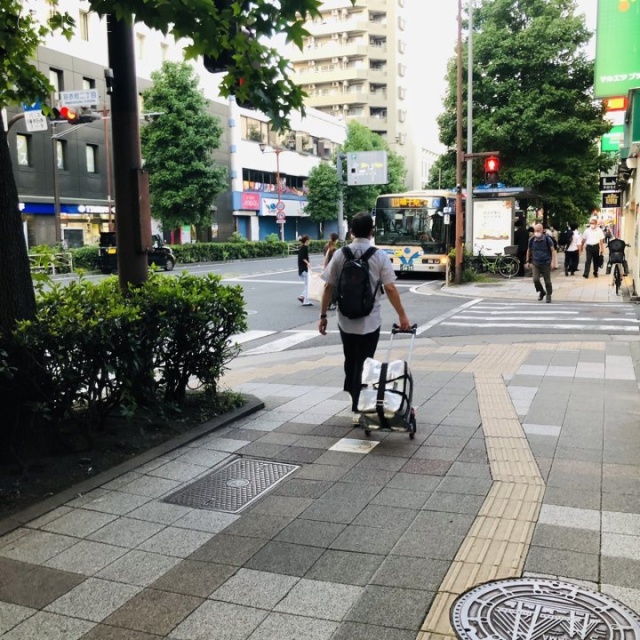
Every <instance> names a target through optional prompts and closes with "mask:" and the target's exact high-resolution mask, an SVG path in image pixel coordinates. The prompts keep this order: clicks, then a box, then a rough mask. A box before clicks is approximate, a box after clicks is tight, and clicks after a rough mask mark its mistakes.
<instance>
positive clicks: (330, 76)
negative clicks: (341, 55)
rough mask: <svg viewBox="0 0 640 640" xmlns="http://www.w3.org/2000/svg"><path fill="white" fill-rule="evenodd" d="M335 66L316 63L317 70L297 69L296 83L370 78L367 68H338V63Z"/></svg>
mask: <svg viewBox="0 0 640 640" xmlns="http://www.w3.org/2000/svg"><path fill="white" fill-rule="evenodd" d="M335 66H336V68H323V65H316V66H315V67H313V68H314V69H315V71H303V72H298V71H296V74H295V80H296V84H302V85H310V84H325V83H327V82H343V81H344V80H347V81H349V82H354V81H361V82H363V81H365V80H368V79H369V73H368V71H367V70H366V69H340V68H337V65H335Z"/></svg>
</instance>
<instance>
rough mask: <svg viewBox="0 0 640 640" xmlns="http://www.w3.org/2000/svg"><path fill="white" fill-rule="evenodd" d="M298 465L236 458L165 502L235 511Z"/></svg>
mask: <svg viewBox="0 0 640 640" xmlns="http://www.w3.org/2000/svg"><path fill="white" fill-rule="evenodd" d="M299 468H300V467H299V466H298V465H295V464H284V463H282V462H269V461H267V460H254V459H252V458H236V459H234V460H232V461H231V462H230V463H229V464H227V465H225V466H224V467H222V468H221V469H216V470H215V471H213V472H211V473H209V474H207V475H206V476H204V477H203V478H200V480H196V481H195V482H194V483H192V484H190V485H187V486H186V487H184V488H183V489H180V490H179V491H177V492H176V493H173V494H171V495H170V496H169V497H168V498H165V500H164V502H170V503H172V504H181V505H183V506H186V507H193V508H195V509H207V510H209V511H224V512H226V513H238V512H239V511H242V509H244V508H246V507H247V506H248V505H250V504H251V503H252V502H253V501H254V500H257V499H258V498H259V497H260V496H261V495H262V494H263V493H264V492H265V491H268V490H269V489H272V488H273V487H274V486H275V485H276V484H278V482H280V481H281V480H284V479H285V478H286V477H287V476H288V475H290V474H291V473H293V472H294V471H295V470H296V469H299Z"/></svg>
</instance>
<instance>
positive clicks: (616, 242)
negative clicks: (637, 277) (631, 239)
mask: <svg viewBox="0 0 640 640" xmlns="http://www.w3.org/2000/svg"><path fill="white" fill-rule="evenodd" d="M626 246H627V245H626V244H625V241H624V240H620V238H612V239H611V240H609V244H608V247H609V260H608V262H607V274H609V273H611V268H612V265H614V264H621V265H622V267H623V269H624V275H625V276H628V275H629V267H628V266H627V258H626V257H625V255H624V250H625V247H626Z"/></svg>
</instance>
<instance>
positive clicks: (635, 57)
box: [595, 0, 640, 98]
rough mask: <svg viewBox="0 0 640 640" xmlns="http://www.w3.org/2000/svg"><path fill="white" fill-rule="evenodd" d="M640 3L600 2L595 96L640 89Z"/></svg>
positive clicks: (631, 1) (597, 27)
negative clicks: (639, 35) (639, 87)
mask: <svg viewBox="0 0 640 640" xmlns="http://www.w3.org/2000/svg"><path fill="white" fill-rule="evenodd" d="M639 33H640V2H638V1H637V0H599V2H598V21H597V26H596V62H595V97H596V98H607V97H610V96H624V95H627V92H628V91H629V90H630V89H634V88H635V87H638V86H640V38H639V37H638V34H639Z"/></svg>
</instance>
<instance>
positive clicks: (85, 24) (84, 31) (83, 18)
mask: <svg viewBox="0 0 640 640" xmlns="http://www.w3.org/2000/svg"><path fill="white" fill-rule="evenodd" d="M78 31H79V33H80V39H81V40H84V41H85V42H88V41H89V13H88V12H87V11H81V12H80V20H79V22H78Z"/></svg>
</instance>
